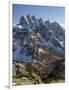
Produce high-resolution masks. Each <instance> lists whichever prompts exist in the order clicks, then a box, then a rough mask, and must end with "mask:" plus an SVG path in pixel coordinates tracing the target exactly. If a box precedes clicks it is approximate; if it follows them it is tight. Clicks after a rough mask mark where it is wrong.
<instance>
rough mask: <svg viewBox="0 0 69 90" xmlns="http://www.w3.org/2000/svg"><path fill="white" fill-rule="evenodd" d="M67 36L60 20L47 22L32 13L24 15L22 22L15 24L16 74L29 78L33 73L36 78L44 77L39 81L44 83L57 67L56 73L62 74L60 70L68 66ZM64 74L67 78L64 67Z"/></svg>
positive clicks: (14, 54)
mask: <svg viewBox="0 0 69 90" xmlns="http://www.w3.org/2000/svg"><path fill="white" fill-rule="evenodd" d="M64 38H65V31H64V29H63V28H62V27H61V26H60V25H59V24H58V23H57V22H53V23H50V22H49V20H48V21H45V22H44V21H43V20H42V18H39V19H37V18H36V17H35V16H31V15H29V14H28V15H27V16H21V18H20V22H19V24H17V25H16V26H15V27H13V60H14V62H15V63H14V66H15V67H14V68H15V69H14V75H13V76H17V73H18V74H19V75H21V76H23V75H24V76H26V77H28V75H31V76H32V79H34V78H35V76H37V78H40V80H36V81H38V83H40V82H44V81H43V80H44V79H45V80H46V79H47V77H48V75H50V74H51V73H52V72H54V70H55V71H56V70H57V69H56V68H57V67H59V69H58V70H57V71H56V72H60V73H61V70H60V69H61V68H62V67H64V66H65V65H64V64H63V63H64V59H65V56H64V52H65V50H64V49H65V46H64V42H65V40H64ZM60 62H61V64H60ZM15 72H17V73H15ZM56 72H55V73H56ZM62 73H63V77H64V68H63V70H62ZM58 76H60V77H62V74H59V73H58ZM29 77H30V76H29ZM34 83H35V82H34Z"/></svg>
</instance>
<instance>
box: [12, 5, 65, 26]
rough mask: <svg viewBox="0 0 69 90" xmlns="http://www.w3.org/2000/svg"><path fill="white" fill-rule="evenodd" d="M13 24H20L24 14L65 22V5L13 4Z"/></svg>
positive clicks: (60, 22)
mask: <svg viewBox="0 0 69 90" xmlns="http://www.w3.org/2000/svg"><path fill="white" fill-rule="evenodd" d="M12 14H13V24H18V23H19V20H20V17H21V16H23V15H27V14H30V15H35V16H36V17H37V18H40V17H41V18H43V20H44V21H45V20H48V19H49V20H50V22H54V21H56V22H58V23H59V24H62V25H64V24H65V8H64V7H52V6H35V5H22V4H13V11H12Z"/></svg>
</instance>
